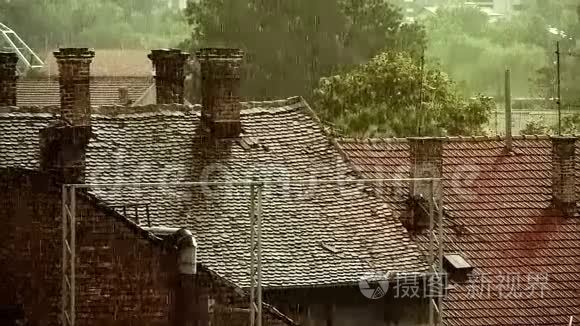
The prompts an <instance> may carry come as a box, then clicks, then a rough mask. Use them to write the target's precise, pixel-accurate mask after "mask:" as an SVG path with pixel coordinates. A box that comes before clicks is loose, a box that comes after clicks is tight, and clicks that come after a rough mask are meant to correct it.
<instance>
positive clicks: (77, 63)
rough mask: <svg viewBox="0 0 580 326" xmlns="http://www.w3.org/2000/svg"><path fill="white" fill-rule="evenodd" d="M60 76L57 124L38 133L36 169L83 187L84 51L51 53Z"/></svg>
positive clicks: (87, 111) (87, 123) (88, 56)
mask: <svg viewBox="0 0 580 326" xmlns="http://www.w3.org/2000/svg"><path fill="white" fill-rule="evenodd" d="M54 56H55V57H56V61H57V63H58V68H59V72H60V76H59V81H60V98H61V99H60V100H61V118H60V121H58V122H56V123H53V124H52V125H50V126H48V127H46V128H44V129H42V130H40V169H41V170H42V171H46V172H49V173H51V174H53V175H55V176H57V177H58V178H60V179H61V180H62V182H64V183H83V182H84V179H85V154H86V147H87V145H88V143H89V140H90V138H91V136H92V133H91V103H90V89H89V86H90V84H89V83H90V64H91V61H92V59H93V57H94V56H95V53H94V52H93V51H89V50H88V49H86V48H65V49H60V50H59V51H57V52H54Z"/></svg>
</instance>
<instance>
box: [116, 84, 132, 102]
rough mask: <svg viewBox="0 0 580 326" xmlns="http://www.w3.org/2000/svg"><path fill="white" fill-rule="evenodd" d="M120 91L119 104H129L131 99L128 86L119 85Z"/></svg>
mask: <svg viewBox="0 0 580 326" xmlns="http://www.w3.org/2000/svg"><path fill="white" fill-rule="evenodd" d="M118 91H119V104H121V105H128V104H129V102H130V100H129V90H128V89H127V87H119V89H118Z"/></svg>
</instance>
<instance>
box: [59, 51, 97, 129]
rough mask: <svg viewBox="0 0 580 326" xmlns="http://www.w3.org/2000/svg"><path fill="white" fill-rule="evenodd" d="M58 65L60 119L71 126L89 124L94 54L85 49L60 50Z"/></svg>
mask: <svg viewBox="0 0 580 326" xmlns="http://www.w3.org/2000/svg"><path fill="white" fill-rule="evenodd" d="M54 57H55V58H56V62H57V63H58V71H59V74H60V75H59V82H60V110H61V118H62V119H63V120H64V121H66V122H67V123H68V124H70V125H73V126H89V125H90V124H91V93H90V65H91V61H92V60H93V58H94V57H95V52H94V51H91V50H89V49H87V48H61V49H59V50H58V51H56V52H54Z"/></svg>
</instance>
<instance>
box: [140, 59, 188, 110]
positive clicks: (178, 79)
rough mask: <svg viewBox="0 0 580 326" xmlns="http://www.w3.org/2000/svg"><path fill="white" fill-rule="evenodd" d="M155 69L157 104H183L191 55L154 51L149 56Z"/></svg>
mask: <svg viewBox="0 0 580 326" xmlns="http://www.w3.org/2000/svg"><path fill="white" fill-rule="evenodd" d="M147 57H148V58H149V59H150V60H151V61H152V62H153V67H154V68H155V89H156V92H157V104H171V103H179V104H183V90H184V87H183V83H184V81H185V61H186V60H187V58H188V57H189V53H185V52H181V50H178V49H159V50H152V51H151V53H150V54H149V55H148V56H147Z"/></svg>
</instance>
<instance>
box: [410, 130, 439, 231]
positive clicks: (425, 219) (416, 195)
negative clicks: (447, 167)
mask: <svg viewBox="0 0 580 326" xmlns="http://www.w3.org/2000/svg"><path fill="white" fill-rule="evenodd" d="M408 141H409V150H410V155H409V156H410V159H411V178H413V179H420V178H441V177H442V175H443V158H442V157H443V140H442V139H440V138H433V137H416V138H409V139H408ZM431 183H432V184H433V193H431ZM441 196H442V184H441V182H440V181H418V180H413V181H411V184H410V185H409V202H408V203H409V204H410V206H409V208H410V216H409V217H410V219H409V220H408V221H406V222H405V225H406V226H407V227H409V228H411V229H422V228H424V227H426V226H428V225H429V220H430V216H429V212H428V211H425V210H424V208H422V207H424V206H423V205H419V204H420V203H421V202H424V201H426V202H431V200H433V199H434V200H435V203H439V201H440V199H441ZM434 208H435V207H434Z"/></svg>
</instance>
